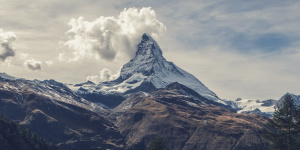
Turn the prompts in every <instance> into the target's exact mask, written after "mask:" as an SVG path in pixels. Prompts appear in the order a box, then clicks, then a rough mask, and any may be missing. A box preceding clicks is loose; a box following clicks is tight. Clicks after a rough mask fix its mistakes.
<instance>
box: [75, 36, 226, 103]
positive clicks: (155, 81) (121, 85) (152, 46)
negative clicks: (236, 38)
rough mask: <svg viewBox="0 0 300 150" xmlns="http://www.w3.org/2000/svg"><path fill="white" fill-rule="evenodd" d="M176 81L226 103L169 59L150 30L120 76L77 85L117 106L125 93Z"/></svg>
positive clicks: (83, 91) (90, 95)
mask: <svg viewBox="0 0 300 150" xmlns="http://www.w3.org/2000/svg"><path fill="white" fill-rule="evenodd" d="M173 82H178V83H180V84H182V85H185V86H187V87H189V88H191V89H193V90H194V91H196V92H197V93H198V94H200V95H201V96H203V97H205V98H207V99H209V100H212V101H215V102H218V103H222V104H226V103H224V102H223V101H222V100H221V99H220V98H218V96H217V95H216V94H215V93H214V92H213V91H211V90H209V89H208V88H207V87H206V86H205V85H204V84H203V83H201V82H200V81H199V80H198V79H197V78H196V77H194V76H193V75H192V74H190V73H188V72H186V71H184V70H183V69H181V68H179V67H178V66H176V65H175V64H174V63H172V62H169V61H167V60H166V59H165V58H164V57H163V55H162V50H161V49H160V47H159V45H158V44H157V42H156V41H155V40H154V39H153V38H152V37H151V36H149V35H148V34H146V33H145V34H143V36H142V40H141V42H140V43H139V44H138V49H137V51H136V56H135V57H134V58H133V59H132V60H130V61H129V62H128V63H127V64H125V65H124V66H123V68H122V69H121V72H120V76H119V77H118V78H117V79H116V80H113V81H108V82H102V83H100V84H97V85H93V84H81V85H80V86H78V85H77V91H76V93H77V94H79V95H81V96H82V97H84V98H85V99H87V100H90V101H93V102H95V101H101V102H103V103H104V104H105V105H108V106H110V107H115V106H117V105H118V104H119V103H121V102H122V101H123V100H124V99H125V98H126V97H125V98H121V97H122V95H125V94H128V93H134V92H138V91H143V92H151V91H153V90H155V89H159V88H165V87H166V86H167V85H169V84H171V83H173ZM75 87H76V85H75ZM72 89H74V88H72ZM104 95H115V96H116V97H109V96H108V97H105V96H104ZM105 98H112V99H114V101H118V103H117V104H114V105H112V104H110V103H109V102H107V101H105Z"/></svg>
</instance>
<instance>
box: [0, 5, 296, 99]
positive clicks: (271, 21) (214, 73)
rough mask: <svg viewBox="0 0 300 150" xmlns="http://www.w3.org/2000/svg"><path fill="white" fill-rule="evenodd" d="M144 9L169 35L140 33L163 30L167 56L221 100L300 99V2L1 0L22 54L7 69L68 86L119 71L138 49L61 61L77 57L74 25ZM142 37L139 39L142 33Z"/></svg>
mask: <svg viewBox="0 0 300 150" xmlns="http://www.w3.org/2000/svg"><path fill="white" fill-rule="evenodd" d="M143 7H151V10H153V11H155V14H156V16H155V20H157V21H159V22H160V23H162V24H163V25H164V26H165V27H166V31H162V30H158V29H156V27H157V26H151V27H147V28H143V27H141V28H140V29H141V30H142V29H147V31H152V30H153V31H154V32H155V33H158V37H157V38H156V39H157V42H158V43H159V45H160V47H161V48H162V50H163V53H164V56H165V57H166V58H167V59H168V60H170V61H172V62H174V63H175V64H177V65H178V66H179V67H181V68H183V69H185V70H186V71H188V72H190V73H192V74H193V75H195V76H196V77H197V78H198V79H199V80H200V81H202V82H203V83H204V84H205V85H206V86H207V87H208V88H210V89H211V90H213V91H214V92H215V93H216V94H217V95H218V96H219V97H221V98H225V99H235V98H237V97H242V98H252V99H268V98H274V99H279V98H280V96H282V95H283V94H285V93H286V92H292V93H295V94H300V91H299V90H300V88H299V86H298V83H299V82H300V78H299V76H300V71H299V64H300V49H299V48H300V28H299V27H298V26H299V25H300V12H299V8H300V2H299V1H296V0H288V1H281V0H272V1H271V0H253V1H246V0H214V1H204V0H203V1H202V0H186V1H179V0H174V1H169V0H161V1H154V0H146V1H142V0H138V1H133V0H132V1H121V0H116V1H113V2H112V1H108V0H104V1H103V0H102V1H97V0H86V1H79V2H75V1H68V0H66V1H63V2H62V1H59V0H45V1H37V0H26V1H16V0H12V1H4V0H3V1H2V0H1V6H0V29H2V30H3V31H2V32H3V33H6V32H13V33H14V34H15V36H16V40H15V41H14V40H12V41H11V42H12V43H13V45H12V48H13V49H14V50H15V52H16V55H15V56H12V57H8V58H7V59H6V60H5V61H0V67H1V72H7V73H8V74H11V75H13V76H18V77H25V78H28V79H34V78H37V79H40V80H43V79H49V78H54V79H55V80H58V81H61V82H67V83H78V82H83V81H85V80H86V79H87V77H89V76H97V75H99V71H100V72H101V71H103V69H104V68H107V69H109V70H110V72H111V74H115V73H117V71H118V70H119V69H120V68H121V67H122V65H123V64H124V63H126V62H127V61H129V60H130V58H131V57H132V53H133V52H134V49H133V50H123V51H122V52H120V53H118V54H117V55H116V57H114V58H113V60H107V59H105V57H104V56H102V55H101V53H99V51H98V53H95V55H96V56H97V57H95V58H94V57H93V56H90V55H92V54H93V53H91V54H89V55H88V54H85V55H84V57H80V58H82V59H80V60H77V61H73V62H66V61H61V60H60V59H59V55H60V54H61V53H62V52H65V51H66V52H67V51H70V52H71V50H70V47H66V46H64V45H63V44H62V43H64V42H66V41H68V40H70V39H68V38H69V36H70V35H71V34H76V33H70V32H68V31H69V30H70V29H71V26H70V25H68V23H69V21H70V19H72V18H74V19H78V18H79V17H81V16H82V17H84V20H85V21H88V22H89V23H93V22H94V21H95V20H96V19H97V18H99V17H101V16H104V17H109V16H114V17H115V18H117V16H118V15H119V14H120V12H122V11H123V10H124V8H137V9H141V8H143ZM91 32H92V31H89V33H90V34H92V33H91ZM135 32H137V33H136V34H133V35H134V36H135V37H136V36H137V34H139V32H142V31H140V30H135ZM3 33H2V34H3ZM0 34H1V33H0ZM3 35H4V34H3ZM134 40H135V39H134ZM137 41H138V40H137ZM130 42H131V43H135V42H134V41H130ZM125 46H126V45H125ZM127 46H128V45H127ZM126 48H130V46H128V47H126ZM124 49H125V48H124ZM2 51H3V50H2ZM85 52H88V51H85ZM127 53H129V54H127ZM66 54H68V53H66ZM98 54H100V55H99V57H98ZM68 56H69V54H68ZM111 58H112V57H111ZM30 65H32V68H31V69H30V67H29V66H30ZM39 65H40V67H39ZM74 74H77V75H76V76H74Z"/></svg>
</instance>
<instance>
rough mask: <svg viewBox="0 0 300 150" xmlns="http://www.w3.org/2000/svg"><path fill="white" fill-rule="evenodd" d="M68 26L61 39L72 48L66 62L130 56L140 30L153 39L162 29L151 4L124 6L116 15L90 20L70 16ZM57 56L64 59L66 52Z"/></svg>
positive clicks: (138, 40)
mask: <svg viewBox="0 0 300 150" xmlns="http://www.w3.org/2000/svg"><path fill="white" fill-rule="evenodd" d="M69 26H71V29H70V30H68V31H67V33H66V34H67V36H68V38H69V40H68V41H66V42H64V45H66V46H68V47H69V48H70V49H71V50H72V55H73V56H72V57H71V58H69V61H78V60H81V59H83V58H84V57H86V56H96V57H98V58H100V59H104V60H106V61H112V60H114V59H115V58H116V57H117V56H118V55H123V54H125V55H127V56H129V57H133V56H134V54H135V52H136V46H137V44H138V43H139V42H140V38H141V36H142V34H143V33H148V34H150V35H152V36H153V37H154V38H157V37H158V36H159V35H162V34H163V33H164V32H165V31H166V27H165V25H164V24H163V23H161V22H160V21H158V20H157V19H156V14H155V11H154V10H152V9H151V7H143V8H141V9H138V8H129V9H124V10H123V11H122V12H121V13H120V14H119V15H118V16H117V17H104V16H101V17H99V18H98V19H96V20H94V21H85V20H84V18H83V17H79V18H78V19H74V18H73V19H71V20H70V21H69ZM95 54H96V55H95ZM62 56H63V57H62ZM60 59H61V60H65V59H67V58H66V55H60Z"/></svg>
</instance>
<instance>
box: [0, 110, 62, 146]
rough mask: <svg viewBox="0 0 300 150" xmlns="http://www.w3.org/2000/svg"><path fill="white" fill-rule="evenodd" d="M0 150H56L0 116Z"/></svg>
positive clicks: (23, 128)
mask: <svg viewBox="0 0 300 150" xmlns="http://www.w3.org/2000/svg"><path fill="white" fill-rule="evenodd" d="M0 143H1V144H0V149H7V150H10V149H11V150H14V149H23V150H26V149H29V150H56V149H57V148H56V147H55V146H54V145H53V144H51V143H49V142H47V141H45V140H44V139H42V138H39V137H38V136H37V135H36V134H34V133H32V132H30V131H29V130H28V129H26V128H25V127H23V126H20V125H18V124H16V123H15V122H13V121H11V120H9V119H7V118H6V117H5V116H3V115H1V114H0Z"/></svg>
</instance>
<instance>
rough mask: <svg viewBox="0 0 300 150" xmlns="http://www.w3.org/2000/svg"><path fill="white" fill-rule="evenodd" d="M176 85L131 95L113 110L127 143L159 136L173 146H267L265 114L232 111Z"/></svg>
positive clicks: (212, 149) (176, 148)
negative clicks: (148, 93) (190, 93)
mask: <svg viewBox="0 0 300 150" xmlns="http://www.w3.org/2000/svg"><path fill="white" fill-rule="evenodd" d="M176 86H179V85H176V84H174V85H172V86H169V88H168V89H160V90H157V91H155V92H153V93H151V94H150V95H147V94H137V95H135V96H131V97H129V98H128V99H126V100H125V101H124V102H123V103H122V104H121V105H120V106H118V107H116V108H115V109H114V110H113V112H114V113H116V114H118V115H117V117H116V120H115V122H116V125H117V126H118V127H119V130H120V131H121V133H122V134H123V135H124V136H125V139H126V144H127V145H137V146H136V147H139V148H145V147H146V145H147V143H148V142H149V141H150V140H151V139H153V138H155V137H157V136H160V137H163V138H164V139H166V140H167V143H168V147H169V148H170V149H174V150H181V149H184V150H191V149H193V150H194V149H195V150H197V149H199V150H202V149H207V150H216V149H222V150H223V149H224V150H227V149H228V150H229V149H230V150H232V149H234V150H240V149H251V150H255V149H257V150H263V149H267V142H266V141H265V140H264V139H263V138H262V135H261V134H262V128H263V127H264V124H265V123H266V121H267V118H266V117H263V116H259V115H248V114H236V113H234V112H232V111H229V110H227V109H225V108H222V107H219V106H216V105H214V104H210V103H206V101H202V102H201V101H199V100H195V99H194V98H192V97H190V96H187V95H184V94H181V93H180V92H178V91H176V90H174V88H175V89H178V88H177V87H176ZM171 87H172V88H171ZM129 104H130V105H129ZM129 106H130V107H129ZM126 107H127V109H126V110H122V108H123V109H124V108H126ZM122 111H123V113H120V112H122Z"/></svg>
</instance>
